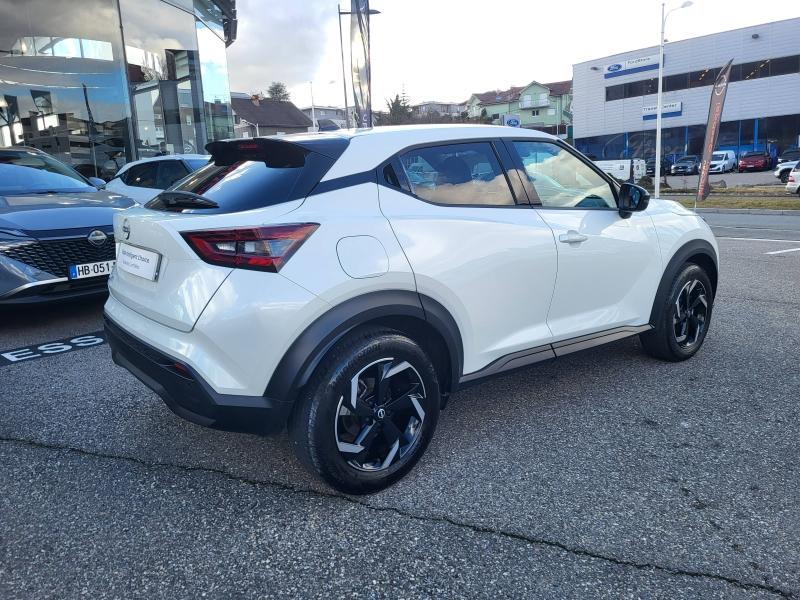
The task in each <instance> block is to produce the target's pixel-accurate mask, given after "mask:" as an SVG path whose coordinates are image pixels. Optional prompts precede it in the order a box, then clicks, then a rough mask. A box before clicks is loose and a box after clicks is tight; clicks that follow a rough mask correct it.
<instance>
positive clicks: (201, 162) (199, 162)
mask: <svg viewBox="0 0 800 600" xmlns="http://www.w3.org/2000/svg"><path fill="white" fill-rule="evenodd" d="M186 162H187V163H189V168H190V169H192V171H196V170H197V169H199V168H200V167H202V166H205V165H207V164H208V158H187V159H186Z"/></svg>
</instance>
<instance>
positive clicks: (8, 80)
mask: <svg viewBox="0 0 800 600" xmlns="http://www.w3.org/2000/svg"><path fill="white" fill-rule="evenodd" d="M235 31H236V21H235V6H234V1H233V0H215V1H212V0H169V1H167V0H70V1H69V2H59V3H54V2H52V1H51V0H24V1H15V0H0V147H4V146H21V145H24V146H32V147H35V148H39V149H41V150H44V151H45V152H48V153H49V154H51V155H52V156H54V157H56V158H57V159H59V160H61V161H63V162H66V163H68V164H71V165H73V166H74V167H75V168H76V169H77V170H78V171H80V172H81V173H82V174H84V175H85V176H98V177H103V178H106V179H108V178H110V177H111V176H112V175H113V174H114V173H115V172H116V171H117V170H118V169H119V167H120V166H122V165H123V164H125V163H126V162H128V161H131V160H136V159H138V158H144V157H147V156H154V155H156V154H159V153H165V152H166V153H192V152H201V153H203V152H205V151H204V147H205V145H206V144H207V143H208V142H209V141H211V140H214V139H220V138H227V137H233V116H232V112H231V101H230V89H229V86H228V71H227V59H226V54H225V48H226V45H228V44H230V43H231V42H232V41H233V38H234V37H235Z"/></svg>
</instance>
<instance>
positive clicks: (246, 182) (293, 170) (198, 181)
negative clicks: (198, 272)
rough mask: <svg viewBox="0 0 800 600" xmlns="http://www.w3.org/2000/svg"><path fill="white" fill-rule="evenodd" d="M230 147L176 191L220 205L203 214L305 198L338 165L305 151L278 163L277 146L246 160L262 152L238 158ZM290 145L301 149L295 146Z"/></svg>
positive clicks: (333, 160) (249, 208)
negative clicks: (257, 156)
mask: <svg viewBox="0 0 800 600" xmlns="http://www.w3.org/2000/svg"><path fill="white" fill-rule="evenodd" d="M229 144H231V147H232V148H233V149H231V148H225V149H223V151H224V152H225V154H224V156H222V151H221V153H220V156H218V157H217V160H216V161H214V160H213V159H212V162H209V163H208V164H206V165H205V166H203V167H200V168H199V169H198V170H197V171H194V172H193V173H191V174H189V176H188V177H186V178H185V179H184V180H182V181H180V182H179V183H178V184H177V185H175V186H174V187H173V188H172V191H184V192H192V193H193V194H199V195H200V196H203V197H204V198H208V199H209V200H213V201H214V202H215V203H216V204H217V205H218V206H219V208H212V209H198V210H201V211H202V213H203V214H206V213H230V212H239V211H243V210H252V209H256V208H264V207H266V206H272V205H275V204H281V203H283V202H289V201H291V200H297V199H299V198H305V197H306V196H307V195H308V194H309V193H310V192H311V190H312V189H313V188H314V186H315V185H316V184H317V183H319V181H320V180H321V179H322V177H323V175H325V173H326V172H327V171H328V169H329V168H330V167H331V165H333V163H334V162H335V159H334V158H331V157H329V156H326V155H323V154H320V153H317V152H313V151H308V150H305V149H303V150H302V152H301V155H300V156H299V157H298V155H297V154H296V153H295V154H292V156H291V160H286V161H282V160H278V159H280V157H281V152H282V149H281V147H280V145H276V144H275V143H273V144H272V145H269V146H267V147H266V150H264V152H265V153H266V154H265V155H264V160H245V159H251V158H254V153H255V152H261V150H258V151H248V152H246V153H241V156H238V155H237V151H236V148H235V147H233V142H231V143H229ZM286 146H293V147H294V148H295V150H296V149H297V146H295V145H293V144H286ZM276 156H277V158H278V159H276ZM239 158H241V160H239ZM217 163H219V164H217ZM267 163H270V164H271V165H272V166H268V165H267ZM149 207H150V208H156V205H155V204H154V205H153V206H149Z"/></svg>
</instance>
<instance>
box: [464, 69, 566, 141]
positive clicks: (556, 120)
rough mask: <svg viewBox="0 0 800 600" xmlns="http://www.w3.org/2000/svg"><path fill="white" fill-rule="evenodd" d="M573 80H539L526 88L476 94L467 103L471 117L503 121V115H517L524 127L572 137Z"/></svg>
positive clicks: (496, 121) (497, 121)
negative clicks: (547, 81) (550, 81)
mask: <svg viewBox="0 0 800 600" xmlns="http://www.w3.org/2000/svg"><path fill="white" fill-rule="evenodd" d="M571 105H572V81H556V82H553V83H539V82H538V81H532V82H531V83H529V84H528V85H526V86H523V87H512V88H509V89H508V90H502V91H495V92H483V93H480V94H473V95H472V96H471V97H470V99H469V101H468V102H467V113H468V114H469V116H470V117H473V118H477V117H481V116H485V117H487V118H489V119H491V120H492V121H493V122H495V123H498V124H499V123H501V120H502V116H503V115H513V116H515V117H517V118H518V119H519V121H520V127H525V128H526V129H539V130H542V131H546V132H548V133H552V134H556V135H561V136H562V137H568V136H569V130H570V126H571V125H572V112H571Z"/></svg>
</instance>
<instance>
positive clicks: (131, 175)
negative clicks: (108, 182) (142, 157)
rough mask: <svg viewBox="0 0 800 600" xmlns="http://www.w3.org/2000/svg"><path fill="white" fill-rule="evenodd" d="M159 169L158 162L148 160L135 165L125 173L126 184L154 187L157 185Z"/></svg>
mask: <svg viewBox="0 0 800 600" xmlns="http://www.w3.org/2000/svg"><path fill="white" fill-rule="evenodd" d="M157 171H158V162H146V163H142V164H140V165H134V166H133V167H131V168H130V169H128V172H127V173H125V179H124V181H125V185H130V186H133V187H145V188H154V187H156V173H157Z"/></svg>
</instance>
